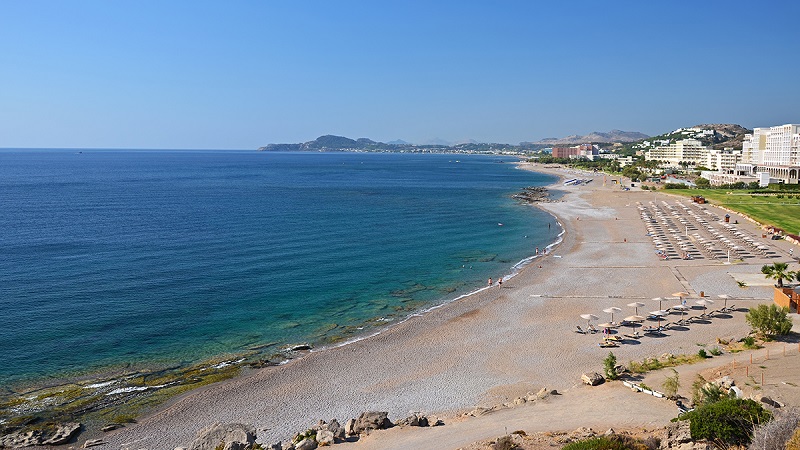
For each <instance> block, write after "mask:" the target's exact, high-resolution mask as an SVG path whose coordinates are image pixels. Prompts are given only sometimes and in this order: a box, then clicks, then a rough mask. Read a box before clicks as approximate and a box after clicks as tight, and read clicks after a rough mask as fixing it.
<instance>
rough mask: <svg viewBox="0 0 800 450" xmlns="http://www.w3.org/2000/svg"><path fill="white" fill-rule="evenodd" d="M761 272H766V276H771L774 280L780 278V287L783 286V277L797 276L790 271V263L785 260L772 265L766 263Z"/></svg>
mask: <svg viewBox="0 0 800 450" xmlns="http://www.w3.org/2000/svg"><path fill="white" fill-rule="evenodd" d="M761 273H763V274H764V277H765V278H771V279H773V280H778V287H779V288H782V287H783V279H784V278H788V279H790V280H791V279H792V278H794V277H795V276H796V274H795V273H794V272H790V271H789V264H788V263H783V262H777V263H774V264H772V265H770V264H765V265H764V266H762V267H761Z"/></svg>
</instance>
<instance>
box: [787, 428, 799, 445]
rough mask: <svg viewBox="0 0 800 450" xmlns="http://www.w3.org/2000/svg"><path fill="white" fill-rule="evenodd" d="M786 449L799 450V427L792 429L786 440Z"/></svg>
mask: <svg viewBox="0 0 800 450" xmlns="http://www.w3.org/2000/svg"><path fill="white" fill-rule="evenodd" d="M786 450H800V428H798V429H796V430H794V433H793V434H792V437H791V438H789V441H787V442H786Z"/></svg>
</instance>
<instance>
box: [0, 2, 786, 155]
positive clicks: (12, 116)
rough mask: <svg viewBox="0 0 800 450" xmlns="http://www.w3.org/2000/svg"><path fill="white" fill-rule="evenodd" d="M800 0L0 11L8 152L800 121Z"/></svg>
mask: <svg viewBox="0 0 800 450" xmlns="http://www.w3.org/2000/svg"><path fill="white" fill-rule="evenodd" d="M798 17H800V2H791V1H776V2H764V3H762V4H755V3H753V2H740V1H700V2H697V1H691V2H690V1H686V2H681V1H670V2H642V1H631V2H597V1H586V2H583V1H581V2H534V1H497V2H489V1H485V2H477V1H464V0H462V1H438V2H436V1H346V0H343V1H338V0H337V1H280V2H279V1H214V2H210V1H208V2H207V1H171V2H163V1H148V0H140V1H135V2H134V1H107V0H98V1H90V0H75V1H60V0H59V1H56V0H52V1H41V0H24V1H23V0H18V1H16V0H3V1H0V147H100V148H202V149H206V148H208V149H251V148H256V147H258V146H261V145H264V144H268V143H275V142H303V141H307V140H312V139H314V138H316V137H317V136H319V135H322V134H338V135H343V136H348V137H352V138H357V137H369V138H372V139H375V140H381V141H389V140H393V139H398V138H399V139H404V140H407V141H411V142H424V141H426V140H429V139H432V138H441V139H445V140H449V141H459V140H466V139H475V140H478V141H482V142H507V143H517V142H520V141H524V140H538V139H541V138H545V137H557V136H564V135H568V134H584V133H588V132H591V131H608V130H610V129H622V130H626V131H641V132H644V133H647V134H659V133H662V132H665V131H669V130H672V129H675V128H678V127H681V126H690V125H695V124H698V123H738V124H741V125H743V126H746V127H754V126H770V125H778V124H783V123H797V122H800V84H798V80H800V58H798V44H800V27H798V25H797V20H798Z"/></svg>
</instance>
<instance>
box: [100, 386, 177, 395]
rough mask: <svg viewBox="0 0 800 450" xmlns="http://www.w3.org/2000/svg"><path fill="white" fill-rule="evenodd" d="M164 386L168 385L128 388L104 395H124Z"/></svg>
mask: <svg viewBox="0 0 800 450" xmlns="http://www.w3.org/2000/svg"><path fill="white" fill-rule="evenodd" d="M165 386H169V384H158V385H155V386H128V387H124V388H119V389H114V390H113V391H111V392H109V393H108V394H106V395H116V394H126V393H128V392H139V391H146V390H148V389H159V388H162V387H165Z"/></svg>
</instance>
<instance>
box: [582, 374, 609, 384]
mask: <svg viewBox="0 0 800 450" xmlns="http://www.w3.org/2000/svg"><path fill="white" fill-rule="evenodd" d="M581 381H583V384H588V385H589V386H597V385H598V384H603V383H604V382H605V381H606V379H605V378H603V376H602V375H600V374H599V373H597V372H592V373H585V374H583V375H581Z"/></svg>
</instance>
